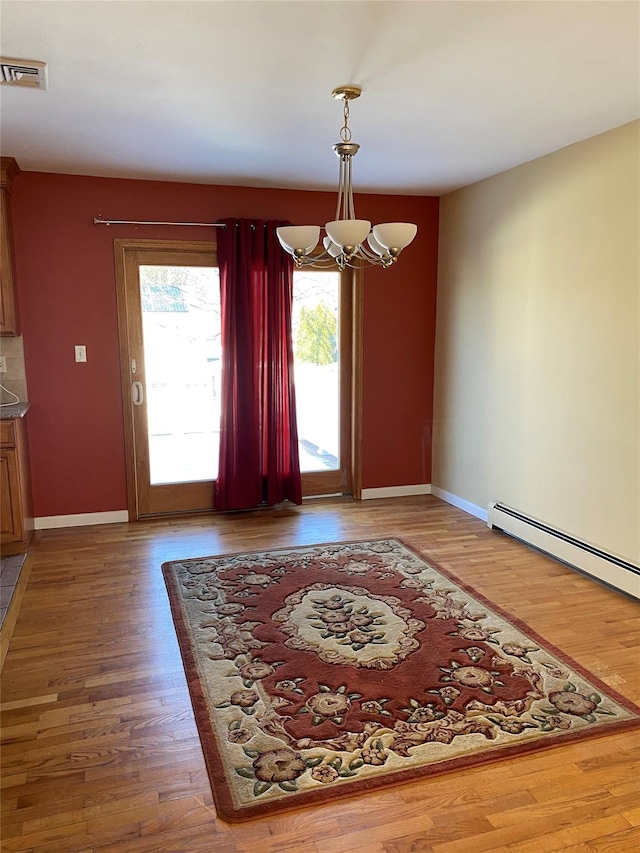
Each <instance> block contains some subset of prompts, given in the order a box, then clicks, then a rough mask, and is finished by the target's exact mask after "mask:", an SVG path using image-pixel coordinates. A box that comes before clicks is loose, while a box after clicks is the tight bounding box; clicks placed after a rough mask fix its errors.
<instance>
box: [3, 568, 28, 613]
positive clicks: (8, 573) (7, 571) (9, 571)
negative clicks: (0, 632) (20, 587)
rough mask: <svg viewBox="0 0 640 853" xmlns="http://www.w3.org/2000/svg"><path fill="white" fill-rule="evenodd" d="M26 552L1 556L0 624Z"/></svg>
mask: <svg viewBox="0 0 640 853" xmlns="http://www.w3.org/2000/svg"><path fill="white" fill-rule="evenodd" d="M26 556H27V555H26V554H16V556H15V557H3V558H2V559H1V560H0V625H1V624H2V623H3V622H4V617H5V616H6V615H7V610H8V609H9V604H10V603H11V596H12V595H13V590H14V589H15V587H16V584H17V583H18V578H19V577H20V569H21V568H22V564H23V563H24V561H25V558H26Z"/></svg>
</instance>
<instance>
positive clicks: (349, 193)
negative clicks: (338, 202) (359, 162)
mask: <svg viewBox="0 0 640 853" xmlns="http://www.w3.org/2000/svg"><path fill="white" fill-rule="evenodd" d="M346 159H347V164H346V165H347V206H348V215H347V218H348V219H355V218H356V210H355V206H354V204H353V180H352V171H351V166H352V158H351V157H347V158H346Z"/></svg>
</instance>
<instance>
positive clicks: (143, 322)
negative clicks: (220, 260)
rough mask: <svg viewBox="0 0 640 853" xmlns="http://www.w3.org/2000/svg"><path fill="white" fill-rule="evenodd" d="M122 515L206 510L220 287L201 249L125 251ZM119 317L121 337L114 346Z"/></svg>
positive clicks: (213, 445) (212, 464) (215, 436)
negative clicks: (125, 496)
mask: <svg viewBox="0 0 640 853" xmlns="http://www.w3.org/2000/svg"><path fill="white" fill-rule="evenodd" d="M122 266H123V270H122V277H123V279H124V281H123V282H121V286H120V290H121V291H123V292H122V293H121V296H122V297H123V300H121V301H124V305H123V306H122V310H124V312H125V314H126V341H125V346H124V348H123V349H124V350H125V351H124V352H123V353H122V357H121V362H122V374H123V388H124V389H125V395H124V396H125V399H124V403H125V425H126V426H128V427H129V428H128V429H127V432H128V433H129V441H128V445H129V459H130V464H129V468H130V469H131V471H130V472H129V474H128V481H129V492H130V494H129V510H130V515H132V514H133V517H135V518H142V517H145V516H149V515H159V514H166V513H176V512H195V511H201V510H210V509H212V508H213V489H214V481H215V478H216V477H217V473H218V448H219V439H220V284H219V278H218V267H217V263H216V258H215V253H214V252H213V250H212V249H210V250H209V251H207V250H203V248H202V244H195V246H194V245H193V244H186V245H185V246H183V245H181V246H180V248H179V249H175V250H169V249H165V250H158V249H157V248H155V245H154V244H152V245H150V246H149V247H140V246H138V247H132V248H130V249H129V250H126V251H125V252H124V257H123V265H122ZM122 325H123V323H122V316H121V337H122Z"/></svg>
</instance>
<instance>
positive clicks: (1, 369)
mask: <svg viewBox="0 0 640 853" xmlns="http://www.w3.org/2000/svg"><path fill="white" fill-rule="evenodd" d="M6 372H7V357H6V355H0V373H6Z"/></svg>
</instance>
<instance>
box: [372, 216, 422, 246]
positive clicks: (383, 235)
mask: <svg viewBox="0 0 640 853" xmlns="http://www.w3.org/2000/svg"><path fill="white" fill-rule="evenodd" d="M417 233H418V226H417V225H413V224H412V223H411V222H383V223H382V225H374V227H373V236H374V239H375V240H376V241H377V242H378V243H379V244H380V245H381V246H383V247H384V248H385V249H404V247H405V246H408V245H409V243H410V242H411V241H412V240H413V238H414V237H415V236H416V234H417Z"/></svg>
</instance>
